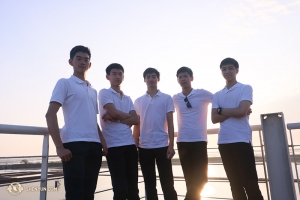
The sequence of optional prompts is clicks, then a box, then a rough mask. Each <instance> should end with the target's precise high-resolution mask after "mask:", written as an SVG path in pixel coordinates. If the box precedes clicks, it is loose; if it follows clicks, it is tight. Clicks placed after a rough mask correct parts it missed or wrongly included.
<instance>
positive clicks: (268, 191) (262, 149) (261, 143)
mask: <svg viewBox="0 0 300 200" xmlns="http://www.w3.org/2000/svg"><path fill="white" fill-rule="evenodd" d="M258 133H259V140H260V150H261V157H262V160H263V166H264V174H265V181H266V188H267V195H268V200H270V190H269V182H268V177H267V170H266V160H265V154H264V148H263V141H262V138H261V131H259V132H258Z"/></svg>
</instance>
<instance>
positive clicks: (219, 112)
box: [217, 107, 222, 115]
mask: <svg viewBox="0 0 300 200" xmlns="http://www.w3.org/2000/svg"><path fill="white" fill-rule="evenodd" d="M217 113H218V114H219V115H221V114H222V108H221V107H219V108H217Z"/></svg>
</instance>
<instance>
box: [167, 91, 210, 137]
mask: <svg viewBox="0 0 300 200" xmlns="http://www.w3.org/2000/svg"><path fill="white" fill-rule="evenodd" d="M185 98H186V96H185V95H184V94H183V93H182V92H181V93H178V94H175V95H174V96H173V101H174V105H175V108H176V113H177V121H178V136H177V142H200V141H206V142H207V130H206V129H207V106H208V104H209V103H211V102H212V98H213V94H212V93H211V92H209V91H207V90H203V89H193V90H192V91H191V92H190V94H188V96H187V98H188V100H189V102H190V104H191V106H192V107H191V108H188V107H187V106H186V102H185V101H184V99H185Z"/></svg>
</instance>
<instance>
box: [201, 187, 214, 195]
mask: <svg viewBox="0 0 300 200" xmlns="http://www.w3.org/2000/svg"><path fill="white" fill-rule="evenodd" d="M214 193H215V188H213V187H212V186H210V185H208V184H206V185H205V187H204V189H203V190H202V192H201V196H203V197H207V196H211V195H212V194H214Z"/></svg>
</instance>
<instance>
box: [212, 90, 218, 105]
mask: <svg viewBox="0 0 300 200" xmlns="http://www.w3.org/2000/svg"><path fill="white" fill-rule="evenodd" d="M219 106H220V105H219V104H218V93H215V94H214V95H213V100H212V108H218V107H219Z"/></svg>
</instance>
